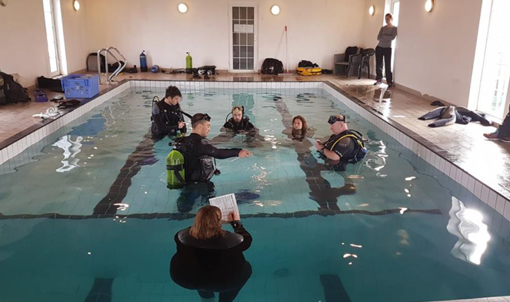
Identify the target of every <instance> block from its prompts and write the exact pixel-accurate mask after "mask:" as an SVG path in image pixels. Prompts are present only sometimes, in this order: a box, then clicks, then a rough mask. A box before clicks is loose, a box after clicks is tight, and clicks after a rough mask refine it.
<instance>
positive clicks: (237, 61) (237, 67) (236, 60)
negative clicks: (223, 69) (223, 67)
mask: <svg viewBox="0 0 510 302" xmlns="http://www.w3.org/2000/svg"><path fill="white" fill-rule="evenodd" d="M234 69H239V59H234Z"/></svg>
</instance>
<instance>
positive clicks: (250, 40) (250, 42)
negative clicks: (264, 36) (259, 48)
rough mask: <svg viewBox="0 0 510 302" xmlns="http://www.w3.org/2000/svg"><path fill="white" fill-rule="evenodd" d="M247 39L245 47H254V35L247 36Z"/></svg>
mask: <svg viewBox="0 0 510 302" xmlns="http://www.w3.org/2000/svg"><path fill="white" fill-rule="evenodd" d="M247 37H248V43H247V45H254V44H255V43H254V41H255V39H254V35H253V34H248V36H247Z"/></svg>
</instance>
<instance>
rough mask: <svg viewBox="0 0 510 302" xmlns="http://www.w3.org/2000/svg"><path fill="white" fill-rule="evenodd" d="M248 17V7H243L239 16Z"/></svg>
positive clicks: (241, 17)
mask: <svg viewBox="0 0 510 302" xmlns="http://www.w3.org/2000/svg"><path fill="white" fill-rule="evenodd" d="M246 17H247V12H246V7H241V16H240V17H239V18H240V19H246Z"/></svg>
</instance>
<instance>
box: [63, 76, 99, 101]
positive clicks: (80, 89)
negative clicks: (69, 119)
mask: <svg viewBox="0 0 510 302" xmlns="http://www.w3.org/2000/svg"><path fill="white" fill-rule="evenodd" d="M61 81H62V89H63V90H64V93H65V95H66V98H67V99H70V98H72V99H88V98H91V97H93V96H95V95H96V94H98V93H99V76H98V75H87V74H72V75H68V76H66V77H63V78H62V80H61Z"/></svg>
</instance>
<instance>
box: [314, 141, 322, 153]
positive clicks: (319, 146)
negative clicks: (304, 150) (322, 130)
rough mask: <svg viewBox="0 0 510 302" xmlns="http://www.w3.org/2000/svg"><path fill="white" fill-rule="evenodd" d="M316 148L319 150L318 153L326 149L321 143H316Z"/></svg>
mask: <svg viewBox="0 0 510 302" xmlns="http://www.w3.org/2000/svg"><path fill="white" fill-rule="evenodd" d="M315 148H317V151H322V150H323V149H324V145H323V144H322V143H321V142H319V141H315Z"/></svg>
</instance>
